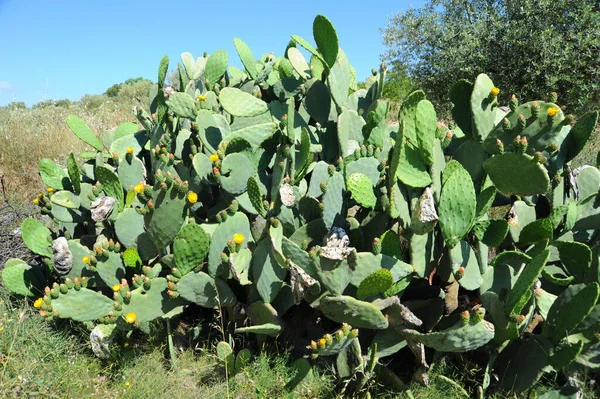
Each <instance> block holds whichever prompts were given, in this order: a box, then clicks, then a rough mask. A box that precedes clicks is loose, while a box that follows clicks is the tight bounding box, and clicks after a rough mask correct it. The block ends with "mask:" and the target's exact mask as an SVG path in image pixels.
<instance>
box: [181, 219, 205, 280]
mask: <svg viewBox="0 0 600 399" xmlns="http://www.w3.org/2000/svg"><path fill="white" fill-rule="evenodd" d="M209 243H210V239H209V237H208V234H206V233H205V232H204V230H203V229H202V227H200V225H199V224H195V223H190V224H187V225H185V226H183V227H182V228H181V230H180V231H179V233H178V234H177V237H175V240H174V241H173V255H174V256H175V264H176V265H177V268H178V269H179V271H180V272H181V274H187V273H189V272H190V271H191V270H193V269H194V268H195V267H196V266H198V265H199V264H200V263H201V262H202V261H203V260H204V258H206V255H207V254H208V248H209Z"/></svg>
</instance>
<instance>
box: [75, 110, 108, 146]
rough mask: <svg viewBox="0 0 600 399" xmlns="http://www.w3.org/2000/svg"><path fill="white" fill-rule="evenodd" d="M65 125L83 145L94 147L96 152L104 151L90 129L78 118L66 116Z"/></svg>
mask: <svg viewBox="0 0 600 399" xmlns="http://www.w3.org/2000/svg"><path fill="white" fill-rule="evenodd" d="M67 125H68V126H69V129H71V131H73V133H75V136H77V137H79V138H80V139H81V140H82V141H83V142H84V143H86V144H88V145H90V146H92V147H94V148H95V149H96V150H98V151H102V150H103V149H104V147H103V146H102V143H101V142H100V139H99V138H98V137H96V135H95V134H94V132H92V129H90V128H89V127H88V125H86V123H85V122H84V121H83V119H81V118H80V117H78V116H75V115H68V116H67Z"/></svg>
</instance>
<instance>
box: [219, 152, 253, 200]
mask: <svg viewBox="0 0 600 399" xmlns="http://www.w3.org/2000/svg"><path fill="white" fill-rule="evenodd" d="M254 173H255V172H254V167H253V166H252V163H251V162H250V160H249V159H248V158H247V157H246V156H244V155H243V154H241V153H238V152H235V153H233V154H229V155H227V156H226V157H225V158H224V159H223V163H222V165H221V186H222V187H223V189H224V190H225V191H227V192H228V193H230V194H233V195H238V194H242V193H244V192H245V191H246V187H247V184H248V179H249V178H250V177H252V176H253V175H254Z"/></svg>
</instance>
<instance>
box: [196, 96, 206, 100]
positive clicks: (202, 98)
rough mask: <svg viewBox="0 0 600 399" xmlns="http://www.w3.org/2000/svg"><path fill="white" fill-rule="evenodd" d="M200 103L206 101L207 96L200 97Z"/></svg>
mask: <svg viewBox="0 0 600 399" xmlns="http://www.w3.org/2000/svg"><path fill="white" fill-rule="evenodd" d="M198 101H206V96H198Z"/></svg>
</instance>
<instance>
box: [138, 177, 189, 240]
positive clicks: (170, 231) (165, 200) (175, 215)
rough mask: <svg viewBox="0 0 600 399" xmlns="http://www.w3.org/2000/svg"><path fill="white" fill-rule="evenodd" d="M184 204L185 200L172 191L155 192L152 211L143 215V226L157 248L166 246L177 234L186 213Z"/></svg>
mask: <svg viewBox="0 0 600 399" xmlns="http://www.w3.org/2000/svg"><path fill="white" fill-rule="evenodd" d="M186 204H187V202H186V199H185V198H184V197H183V196H180V195H178V194H177V193H176V192H175V190H174V189H171V190H168V191H161V190H155V192H154V209H153V210H152V211H151V212H150V213H148V214H146V215H144V224H145V225H146V231H147V232H148V234H149V235H150V238H151V239H152V241H153V242H154V244H155V245H156V247H157V248H164V247H166V246H168V245H169V244H170V243H171V242H172V241H173V239H175V236H177V233H179V229H181V226H182V225H183V222H184V220H185V215H186V212H187V208H186Z"/></svg>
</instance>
